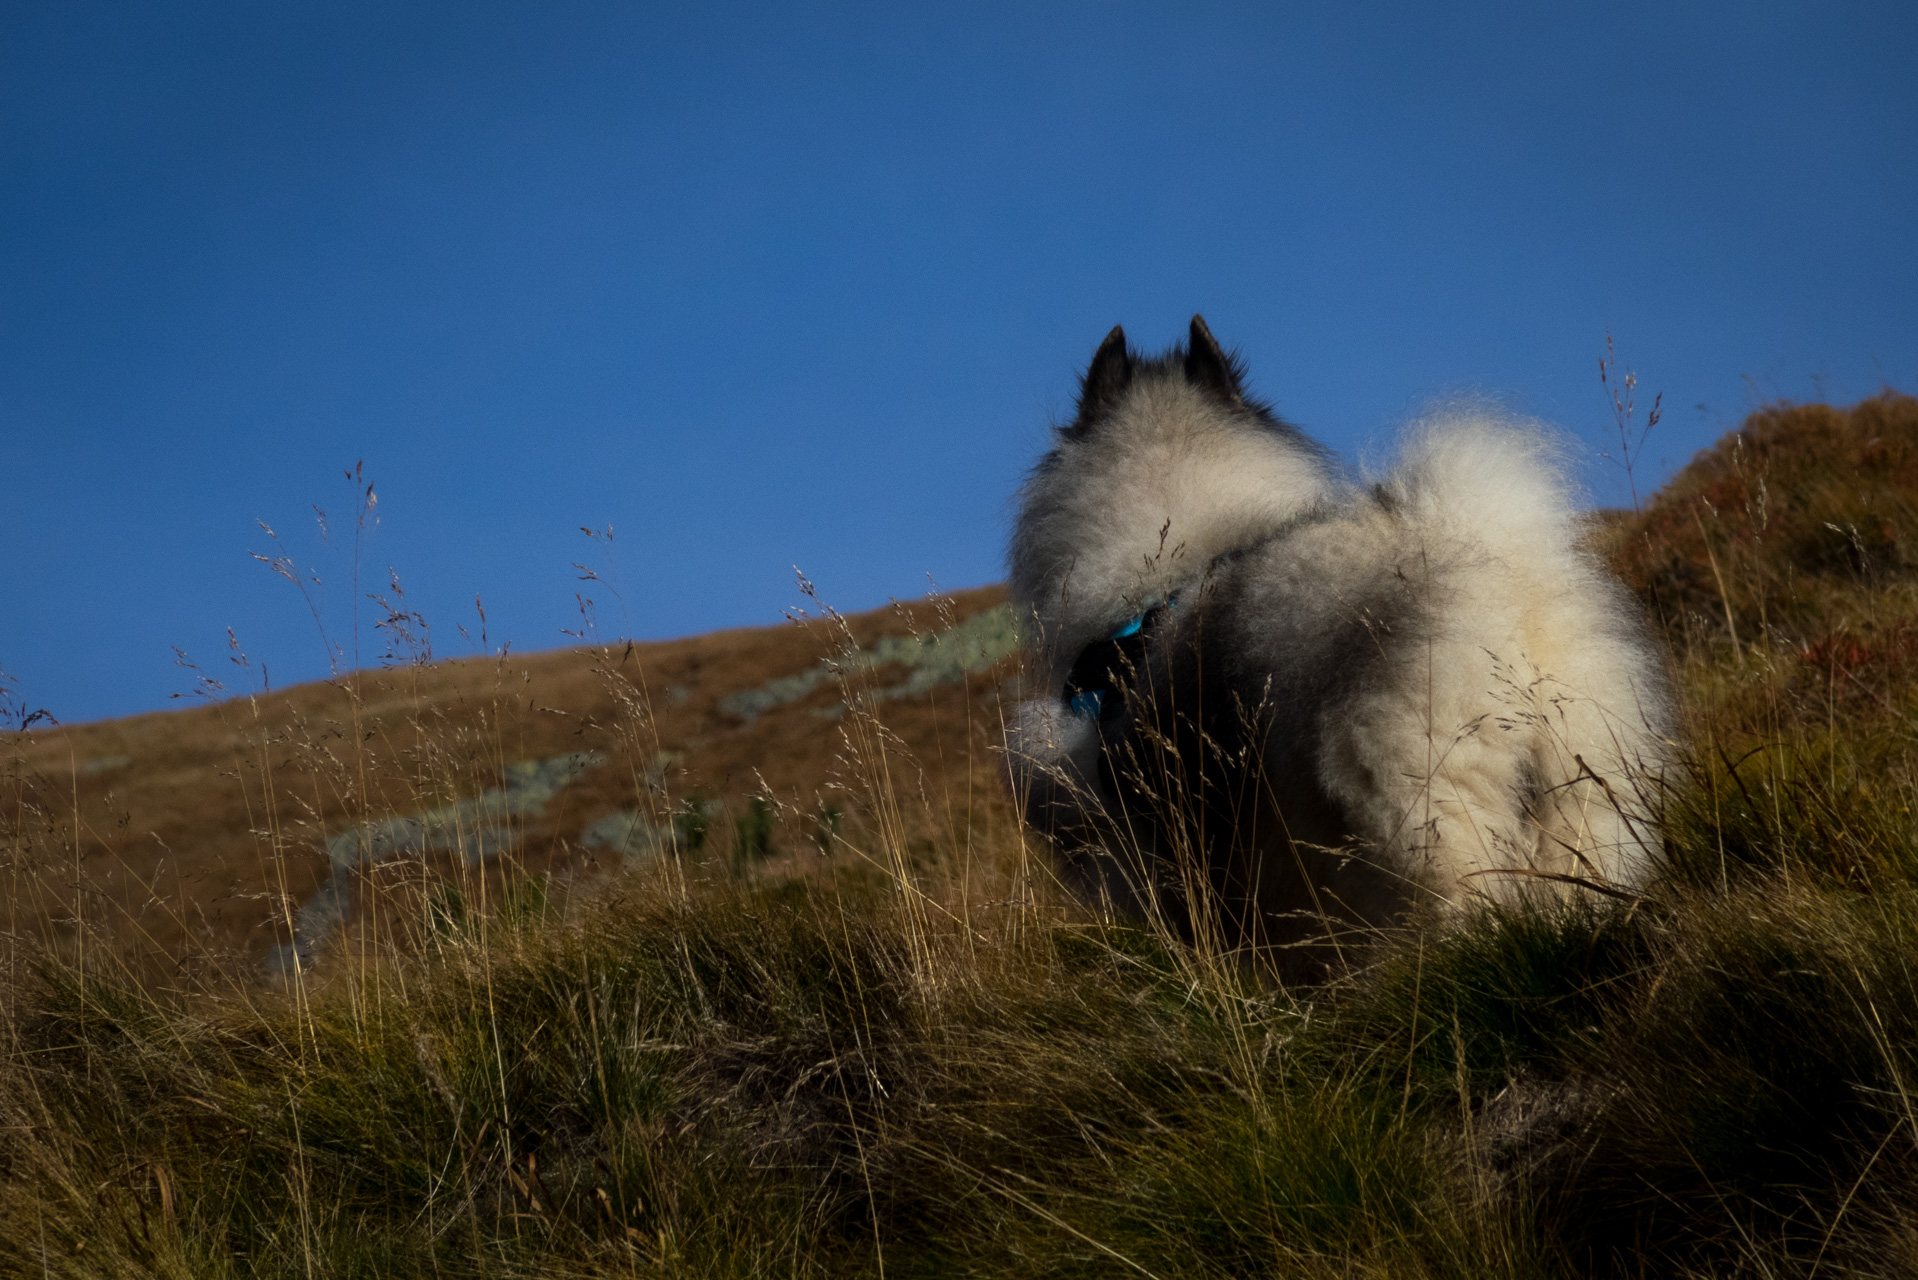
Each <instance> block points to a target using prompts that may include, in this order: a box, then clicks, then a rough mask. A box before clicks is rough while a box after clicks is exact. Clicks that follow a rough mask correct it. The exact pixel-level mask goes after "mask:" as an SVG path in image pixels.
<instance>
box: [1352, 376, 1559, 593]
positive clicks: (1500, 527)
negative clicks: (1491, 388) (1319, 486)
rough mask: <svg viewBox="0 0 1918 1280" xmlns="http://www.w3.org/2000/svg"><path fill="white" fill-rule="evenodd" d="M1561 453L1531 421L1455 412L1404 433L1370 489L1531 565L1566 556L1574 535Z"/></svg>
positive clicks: (1422, 522)
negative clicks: (1395, 455) (1395, 456)
mask: <svg viewBox="0 0 1918 1280" xmlns="http://www.w3.org/2000/svg"><path fill="white" fill-rule="evenodd" d="M1563 457H1564V449H1563V447H1562V446H1560V445H1559V444H1558V443H1557V442H1556V441H1554V440H1553V438H1552V437H1551V436H1550V435H1548V434H1547V433H1546V432H1545V430H1544V429H1543V428H1541V427H1539V426H1537V425H1536V424H1533V423H1528V422H1524V421H1522V420H1514V419H1504V418H1500V417H1497V416H1495V415H1493V414H1491V413H1488V412H1485V411H1481V410H1467V411H1455V412H1451V413H1447V414H1443V415H1440V416H1436V417H1433V418H1429V419H1426V420H1425V421H1423V422H1421V423H1419V424H1418V425H1417V426H1416V427H1415V428H1414V429H1413V430H1412V431H1411V432H1410V433H1409V434H1408V435H1407V436H1406V438H1405V441H1404V444H1403V446H1402V449H1401V452H1400V455H1399V460H1398V465H1397V466H1396V467H1395V468H1394V469H1393V470H1392V473H1391V474H1390V475H1389V476H1386V477H1385V478H1384V479H1382V480H1380V481H1379V482H1378V485H1377V489H1376V492H1377V493H1378V494H1379V496H1380V497H1381V499H1383V500H1384V501H1385V502H1386V504H1387V505H1388V506H1390V507H1393V508H1396V509H1398V510H1400V511H1402V512H1403V513H1404V514H1405V515H1406V516H1407V517H1408V518H1409V519H1410V520H1411V521H1412V522H1413V523H1415V524H1417V525H1419V526H1421V527H1423V528H1426V529H1428V530H1432V531H1434V532H1437V531H1440V530H1443V531H1445V532H1446V533H1447V534H1449V535H1450V538H1451V539H1456V540H1458V541H1461V542H1466V543H1472V544H1476V545H1478V546H1479V547H1481V548H1482V549H1483V550H1485V551H1487V552H1489V553H1491V554H1492V555H1493V556H1496V557H1498V558H1500V559H1503V560H1506V561H1508V562H1511V563H1527V562H1530V563H1533V564H1537V563H1538V562H1539V561H1540V560H1541V558H1544V559H1553V560H1556V559H1558V558H1559V556H1561V555H1571V554H1572V552H1573V547H1574V544H1575V543H1576V541H1577V530H1576V528H1575V525H1574V502H1573V495H1572V489H1571V485H1570V484H1569V483H1568V482H1567V480H1566V478H1565V472H1564V468H1563V465H1562V463H1563ZM1540 567H1541V568H1543V567H1544V566H1543V565H1540ZM1566 567H1569V566H1566Z"/></svg>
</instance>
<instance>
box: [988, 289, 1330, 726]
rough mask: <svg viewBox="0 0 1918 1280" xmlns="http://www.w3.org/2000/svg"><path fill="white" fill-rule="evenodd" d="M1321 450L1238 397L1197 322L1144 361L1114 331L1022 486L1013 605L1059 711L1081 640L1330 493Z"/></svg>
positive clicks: (1242, 393) (1238, 385)
mask: <svg viewBox="0 0 1918 1280" xmlns="http://www.w3.org/2000/svg"><path fill="white" fill-rule="evenodd" d="M1333 485H1334V472H1333V468H1332V465H1331V462H1330V459H1329V457H1328V455H1327V454H1326V452H1325V450H1323V449H1322V448H1321V447H1320V446H1318V445H1317V444H1315V443H1313V442H1312V441H1311V440H1309V439H1307V438H1306V437H1305V436H1304V435H1303V434H1301V433H1300V432H1299V431H1298V430H1297V429H1296V428H1294V427H1292V426H1290V425H1288V424H1286V423H1284V422H1281V421H1280V420H1279V419H1278V417H1277V416H1276V415H1274V414H1273V412H1272V411H1271V409H1270V408H1268V407H1267V406H1265V405H1264V404H1262V403H1260V402H1259V401H1257V400H1255V399H1253V398H1252V397H1251V396H1249V395H1248V394H1247V392H1246V390H1245V385H1244V375H1243V372H1242V370H1241V369H1240V367H1239V363H1238V361H1237V360H1236V359H1235V358H1234V357H1233V356H1231V355H1228V354H1227V353H1226V352H1224V351H1223V350H1221V349H1220V347H1219V344H1218V341H1217V340H1216V339H1215V338H1214V337H1213V336H1212V331H1211V330H1210V329H1208V328H1207V327H1206V323H1205V320H1204V319H1203V318H1201V317H1199V316H1193V317H1192V329H1191V335H1190V341H1189V342H1188V343H1186V344H1184V345H1182V346H1175V347H1173V348H1172V349H1171V350H1170V351H1168V352H1166V353H1165V354H1164V355H1161V356H1157V357H1143V356H1140V355H1139V354H1137V353H1135V352H1134V351H1133V350H1132V349H1131V348H1130V347H1128V346H1127V345H1126V339H1125V333H1124V332H1123V331H1122V330H1121V329H1118V328H1114V329H1113V330H1112V332H1111V333H1109V334H1107V335H1106V339H1105V341H1104V342H1102V343H1100V344H1099V349H1098V351H1097V352H1096V353H1095V354H1094V355H1093V357H1092V363H1091V365H1090V366H1088V367H1087V369H1086V372H1085V376H1084V377H1083V378H1081V379H1080V384H1079V402H1078V409H1077V412H1076V414H1075V416H1074V418H1073V420H1072V422H1071V423H1069V424H1068V425H1066V426H1064V427H1061V428H1060V429H1059V431H1058V433H1057V440H1056V443H1055V444H1054V446H1053V448H1052V450H1051V452H1049V453H1048V454H1046V456H1045V457H1044V458H1042V459H1041V460H1040V462H1039V465H1038V466H1037V467H1035V468H1034V469H1033V472H1032V475H1031V476H1030V477H1029V478H1028V479H1027V481H1026V484H1025V487H1024V489H1023V490H1022V492H1021V503H1020V511H1019V519H1018V523H1017V525H1016V527H1015V529H1014V532H1013V538H1012V549H1011V554H1010V562H1011V565H1010V567H1011V585H1012V595H1013V599H1014V601H1015V602H1016V603H1017V605H1018V606H1019V608H1020V611H1021V613H1022V614H1023V615H1024V616H1025V619H1026V621H1027V622H1028V623H1030V624H1033V625H1034V626H1035V629H1036V636H1035V639H1036V641H1037V645H1036V648H1037V650H1038V653H1037V656H1038V658H1039V664H1040V668H1041V672H1039V673H1035V674H1040V673H1043V675H1044V678H1045V680H1046V682H1047V683H1048V685H1050V686H1052V687H1053V692H1054V693H1055V694H1057V695H1058V696H1059V697H1061V698H1063V699H1064V700H1066V701H1067V702H1068V703H1070V701H1071V699H1072V697H1073V689H1072V688H1069V687H1068V686H1069V685H1071V684H1072V681H1073V680H1074V679H1076V678H1077V676H1076V675H1075V668H1076V667H1078V666H1083V665H1084V663H1083V662H1082V661H1081V659H1082V658H1083V657H1084V656H1085V655H1086V654H1087V653H1088V651H1089V650H1090V649H1092V648H1093V647H1094V646H1101V645H1106V644H1108V643H1110V642H1113V641H1115V640H1124V639H1126V638H1127V637H1126V635H1125V634H1123V633H1125V632H1126V630H1127V628H1129V627H1134V625H1135V624H1136V623H1138V622H1139V621H1140V620H1141V619H1145V618H1147V617H1148V616H1150V615H1152V614H1153V611H1154V610H1155V609H1163V608H1165V607H1166V606H1167V605H1168V604H1169V603H1170V602H1173V601H1175V600H1176V598H1177V597H1178V596H1179V595H1180V593H1181V592H1182V591H1187V592H1189V591H1190V590H1191V589H1192V588H1193V587H1194V586H1195V585H1196V584H1197V582H1198V580H1199V579H1200V578H1201V577H1202V576H1203V575H1204V573H1205V571H1206V567H1207V566H1208V565H1210V564H1211V563H1212V562H1213V561H1214V560H1215V559H1216V558H1217V557H1219V556H1221V555H1224V554H1226V553H1227V552H1230V551H1233V550H1236V549H1239V548H1241V547H1246V546H1249V545H1251V544H1253V543H1255V542H1257V541H1259V540H1260V539H1261V538H1263V537H1264V536H1266V535H1267V534H1269V533H1271V532H1272V531H1273V530H1275V529H1277V528H1278V527H1279V526H1281V525H1283V524H1284V523H1285V522H1286V521H1288V520H1290V519H1292V518H1293V517H1295V516H1297V515H1298V514H1299V513H1300V512H1301V511H1303V510H1305V509H1306V508H1308V507H1310V506H1312V505H1313V504H1315V503H1317V502H1319V501H1321V500H1322V499H1324V498H1326V497H1328V496H1329V495H1330V494H1331V492H1332V489H1333Z"/></svg>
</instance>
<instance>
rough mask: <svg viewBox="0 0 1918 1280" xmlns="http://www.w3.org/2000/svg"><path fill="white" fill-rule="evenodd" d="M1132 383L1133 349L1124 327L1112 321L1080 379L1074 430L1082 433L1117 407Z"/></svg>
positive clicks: (1075, 432) (1073, 431)
mask: <svg viewBox="0 0 1918 1280" xmlns="http://www.w3.org/2000/svg"><path fill="white" fill-rule="evenodd" d="M1130 385H1132V352H1131V351H1129V350H1127V348H1126V342H1125V329H1124V328H1123V327H1122V326H1120V325H1116V324H1115V325H1113V326H1112V332H1111V333H1108V334H1107V335H1106V340H1105V341H1104V342H1101V343H1100V344H1099V349H1098V350H1097V351H1095V352H1093V353H1092V363H1091V364H1090V365H1088V366H1086V374H1085V377H1083V378H1081V379H1079V416H1078V418H1077V419H1075V420H1074V422H1073V424H1072V433H1073V434H1074V435H1078V434H1081V433H1083V432H1084V431H1085V430H1086V429H1087V428H1088V427H1090V426H1091V425H1092V424H1093V423H1095V422H1097V421H1098V420H1099V419H1100V418H1103V417H1105V416H1106V415H1107V414H1108V413H1111V412H1112V410H1113V409H1115V408H1117V407H1118V404H1119V401H1120V400H1121V399H1123V398H1124V397H1125V392H1126V388H1127V387H1128V386H1130Z"/></svg>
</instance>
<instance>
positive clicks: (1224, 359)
mask: <svg viewBox="0 0 1918 1280" xmlns="http://www.w3.org/2000/svg"><path fill="white" fill-rule="evenodd" d="M1185 380H1186V381H1187V382H1189V383H1191V384H1192V385H1193V386H1195V387H1202V388H1204V389H1205V390H1207V391H1210V392H1212V393H1213V394H1215V395H1217V396H1218V397H1220V398H1221V399H1223V400H1225V401H1226V402H1227V403H1229V404H1240V403H1242V402H1243V401H1244V398H1245V397H1244V393H1243V392H1242V390H1241V388H1240V387H1239V366H1238V362H1237V361H1235V360H1234V359H1233V358H1232V357H1231V356H1229V355H1227V354H1226V353H1225V351H1224V349H1223V348H1222V347H1220V346H1219V340H1218V339H1217V338H1215V337H1213V336H1212V330H1211V329H1209V328H1207V327H1206V323H1205V317H1204V316H1197V315H1195V316H1193V317H1192V335H1191V341H1190V342H1189V343H1187V345H1186V351H1185Z"/></svg>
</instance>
